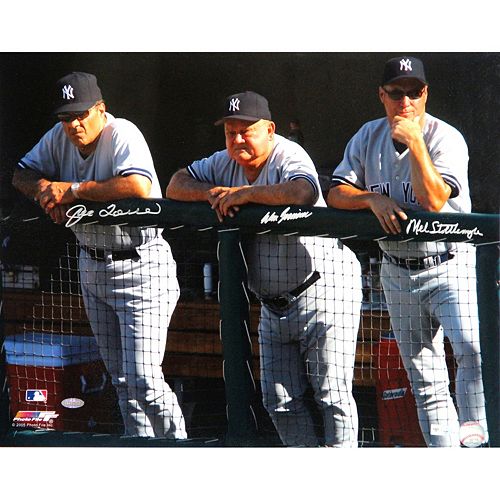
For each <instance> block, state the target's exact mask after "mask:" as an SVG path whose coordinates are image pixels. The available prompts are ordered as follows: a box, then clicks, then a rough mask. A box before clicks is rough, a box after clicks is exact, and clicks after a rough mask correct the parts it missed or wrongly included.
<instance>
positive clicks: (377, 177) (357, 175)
mask: <svg viewBox="0 0 500 500" xmlns="http://www.w3.org/2000/svg"><path fill="white" fill-rule="evenodd" d="M423 134H424V141H425V144H426V145H427V149H428V151H429V155H430V157H431V160H432V162H433V163H434V166H435V167H436V169H437V171H438V172H439V173H440V174H441V176H442V177H443V180H444V181H445V182H446V183H447V184H448V185H449V186H450V187H451V190H452V193H451V196H450V199H449V200H448V201H447V203H446V204H445V205H444V207H443V208H442V210H441V211H442V212H470V210H471V201H470V195H469V187H468V186H469V184H468V179H467V165H468V161H469V155H468V150H467V144H466V143H465V140H464V138H463V137H462V134H461V133H460V132H459V131H458V130H456V129H455V128H453V127H452V126H451V125H448V124H447V123H445V122H443V121H442V120H439V119H437V118H434V117H433V116H431V115H429V114H426V115H425V126H424V129H423ZM410 174H411V168H410V154H409V151H408V149H406V150H405V151H404V152H403V153H398V152H397V151H396V149H395V148H394V144H393V141H392V137H391V129H390V126H389V122H388V120H387V118H380V119H378V120H374V121H370V122H368V123H366V124H364V125H363V126H362V127H361V128H360V130H359V131H358V132H357V133H356V134H355V135H354V137H353V138H352V139H351V140H350V141H349V143H348V145H347V147H346V150H345V154H344V158H343V160H342V162H341V163H340V164H339V166H338V167H337V168H336V169H335V171H334V173H333V175H332V182H333V183H343V184H349V185H352V186H355V187H357V188H359V189H362V190H367V191H372V192H376V193H380V194H385V195H387V196H389V197H390V198H392V199H394V200H396V201H397V202H398V204H399V205H400V206H401V208H403V209H405V208H409V209H412V210H421V208H420V206H419V204H418V201H417V199H416V197H415V194H414V193H413V189H412V185H411V179H410ZM379 244H380V247H381V248H382V250H384V251H385V252H387V253H390V254H392V255H395V256H400V257H424V256H427V255H435V254H439V253H443V252H445V251H446V249H447V248H449V247H451V245H450V244H447V243H443V242H442V243H427V242H418V243H416V242H410V243H409V244H408V245H406V246H403V245H401V244H400V243H397V242H390V241H381V242H379Z"/></svg>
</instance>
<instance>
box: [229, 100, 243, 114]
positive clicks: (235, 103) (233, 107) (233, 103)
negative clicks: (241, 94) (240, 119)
mask: <svg viewBox="0 0 500 500" xmlns="http://www.w3.org/2000/svg"><path fill="white" fill-rule="evenodd" d="M239 110H240V100H239V99H238V98H237V97H236V98H233V99H231V100H230V101H229V111H239Z"/></svg>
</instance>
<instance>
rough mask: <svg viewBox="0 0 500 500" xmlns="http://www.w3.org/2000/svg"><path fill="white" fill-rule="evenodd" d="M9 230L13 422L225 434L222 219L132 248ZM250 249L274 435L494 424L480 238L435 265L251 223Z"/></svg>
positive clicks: (389, 440)
mask: <svg viewBox="0 0 500 500" xmlns="http://www.w3.org/2000/svg"><path fill="white" fill-rule="evenodd" d="M99 227H100V226H98V225H94V226H93V231H94V232H95V233H96V234H98V231H99ZM4 229H5V230H4V231H3V234H2V239H3V253H2V264H1V265H2V280H3V288H2V302H3V312H2V314H3V321H2V324H3V337H4V338H3V356H4V362H5V367H6V374H7V387H8V391H9V392H8V395H9V402H10V413H9V415H10V423H9V425H11V426H12V427H13V428H15V429H26V428H30V429H35V428H42V429H54V430H64V431H79V432H94V433H96V432H97V433H111V434H116V435H121V434H125V435H128V436H147V437H167V438H173V439H179V440H183V439H185V438H186V437H188V438H198V437H203V438H210V437H214V438H217V437H222V436H224V434H225V432H226V430H227V420H226V401H225V394H224V380H223V363H222V359H223V345H222V343H221V339H220V334H219V319H220V307H221V306H220V304H219V303H218V300H217V288H218V281H219V276H218V274H219V273H218V270H219V269H218V268H219V264H220V263H219V262H218V260H217V231H216V230H215V229H213V228H208V229H204V230H200V229H196V228H189V227H184V228H182V229H177V230H172V229H165V230H163V229H161V228H156V227H155V228H148V229H146V231H148V232H150V233H151V232H152V236H151V238H149V239H148V241H147V242H146V243H143V244H141V245H138V246H135V247H133V248H127V247H120V245H116V244H115V243H116V242H115V243H110V244H109V245H107V241H106V238H105V237H104V238H102V239H101V240H100V244H101V246H100V247H93V248H81V246H80V245H78V244H77V241H76V240H75V238H74V236H73V233H72V232H71V231H69V230H66V229H65V228H58V227H55V225H53V224H51V223H49V222H44V221H41V220H40V219H34V220H32V221H21V220H17V221H15V223H12V221H11V222H10V223H9V224H8V227H6V228H4ZM403 245H404V244H403ZM241 248H242V252H243V256H244V260H245V262H246V266H247V269H246V270H247V273H248V283H246V284H245V287H246V290H247V294H248V307H249V312H250V325H249V326H250V328H249V332H248V333H249V341H250V343H251V346H252V366H251V372H252V377H253V379H254V381H255V398H254V402H253V403H254V404H253V412H254V415H255V419H256V423H257V430H258V434H259V435H260V436H262V437H263V438H264V440H265V442H266V443H267V444H269V445H280V444H285V445H290V446H317V445H327V446H425V444H426V442H427V444H428V445H436V446H439V445H443V444H445V445H450V443H449V442H447V440H450V439H455V437H456V439H457V442H458V435H459V423H460V424H464V423H466V422H470V421H474V422H479V423H480V424H481V426H482V428H483V431H485V432H486V430H487V425H486V421H485V404H484V393H483V388H482V381H481V357H480V347H479V330H478V313H477V298H476V274H475V247H474V246H473V245H471V244H463V243H460V244H454V246H453V247H452V249H451V250H450V254H449V256H448V262H446V264H445V263H443V264H441V265H440V266H435V265H430V264H428V263H424V264H422V266H423V267H422V269H409V268H408V266H409V265H413V263H411V262H410V261H406V262H394V261H392V262H391V261H389V260H388V257H384V254H383V253H382V252H381V251H380V249H379V248H378V246H377V244H375V243H373V242H359V241H358V242H356V241H349V246H347V244H346V243H345V242H342V241H340V240H338V239H336V238H332V237H326V236H321V237H320V236H307V237H305V236H298V235H296V234H291V235H284V234H272V233H268V234H261V235H255V234H249V232H248V231H247V232H246V233H245V236H244V237H243V238H242V245H241ZM433 264H435V263H433ZM418 265H420V263H418ZM410 284H411V285H412V291H410ZM384 289H385V291H384ZM398 344H399V347H398ZM400 352H403V353H405V356H404V357H402V356H401V355H400ZM405 366H406V369H405ZM408 373H409V374H410V377H408ZM409 379H411V381H412V383H411V384H410V382H409ZM415 395H416V396H417V397H416V398H415ZM457 415H458V417H457ZM419 421H420V423H419ZM422 429H423V432H422ZM450 436H451V437H450Z"/></svg>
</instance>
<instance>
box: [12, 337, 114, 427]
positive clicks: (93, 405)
mask: <svg viewBox="0 0 500 500" xmlns="http://www.w3.org/2000/svg"><path fill="white" fill-rule="evenodd" d="M4 347H5V353H6V361H7V367H6V368H7V382H8V384H9V397H10V412H11V418H12V426H13V427H14V428H16V429H27V428H30V429H54V430H58V431H73V432H96V433H105V434H121V432H122V424H121V417H120V414H119V410H118V404H117V399H116V393H115V390H114V388H113V386H112V385H111V381H110V377H109V375H108V373H107V372H106V369H105V367H104V363H103V362H102V360H101V358H100V355H99V351H98V348H97V344H96V342H95V340H94V338H93V337H84V336H79V335H59V334H53V333H34V332H25V333H22V334H18V335H11V336H7V337H6V338H5V343H4Z"/></svg>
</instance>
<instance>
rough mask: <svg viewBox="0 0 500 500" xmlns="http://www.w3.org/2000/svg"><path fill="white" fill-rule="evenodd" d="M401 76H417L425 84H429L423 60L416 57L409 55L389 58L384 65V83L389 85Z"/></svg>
mask: <svg viewBox="0 0 500 500" xmlns="http://www.w3.org/2000/svg"><path fill="white" fill-rule="evenodd" d="M401 78H416V79H417V80H419V81H421V82H422V83H423V84H424V85H427V79H426V78H425V71H424V64H423V63H422V61H421V60H420V59H417V58H416V57H408V56H401V57H394V58H392V59H389V60H388V61H387V62H386V63H385V66H384V74H383V76H382V85H387V84H388V83H391V82H394V81H396V80H400V79H401Z"/></svg>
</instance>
